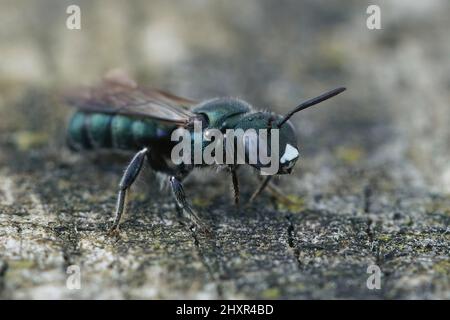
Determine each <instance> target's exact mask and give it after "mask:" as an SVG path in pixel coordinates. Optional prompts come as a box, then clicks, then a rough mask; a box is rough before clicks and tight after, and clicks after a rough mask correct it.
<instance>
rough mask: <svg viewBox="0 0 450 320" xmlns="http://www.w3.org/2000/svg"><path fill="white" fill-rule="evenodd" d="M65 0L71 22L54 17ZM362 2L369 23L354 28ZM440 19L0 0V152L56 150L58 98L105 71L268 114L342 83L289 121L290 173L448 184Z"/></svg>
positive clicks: (319, 8)
mask: <svg viewBox="0 0 450 320" xmlns="http://www.w3.org/2000/svg"><path fill="white" fill-rule="evenodd" d="M72 4H76V5H78V6H80V8H81V30H69V29H67V28H66V19H67V18H68V16H69V15H68V14H67V13H66V9H67V7H68V6H69V5H72ZM370 4H376V5H379V6H380V8H381V27H382V29H381V30H369V29H368V28H367V26H366V20H367V18H368V14H367V13H366V9H367V7H368V5H370ZM449 17H450V2H449V1H447V0H429V1H420V0H390V1H387V0H386V1H376V0H374V1H370V2H369V1H359V0H358V1H356V0H349V1H333V2H330V1H325V0H320V1H318V0H305V1H286V0H282V1H273V0H272V1H271V0H246V1H238V0H226V1H225V0H222V1H221V0H217V1H207V0H189V1H188V0H183V1H166V0H152V1H138V0H133V1H102V0H96V1H88V0H86V1H81V0H70V1H66V0H58V1H57V0H40V1H32V0H26V1H13V0H0V133H1V138H0V143H1V146H2V147H1V152H2V153H5V152H8V150H11V149H10V148H14V149H19V150H22V151H28V150H30V149H31V150H42V149H49V148H50V149H54V150H59V149H60V148H62V145H63V143H64V139H63V136H64V134H63V132H64V126H65V121H66V119H67V116H68V114H69V113H70V111H71V110H69V109H68V108H65V107H64V106H62V105H61V103H60V102H59V100H58V95H59V94H60V93H61V92H62V91H64V90H66V89H67V88H71V87H74V86H79V85H91V84H95V83H96V82H98V81H99V80H100V78H101V77H102V75H104V74H105V73H106V72H107V71H108V70H110V69H114V68H122V69H125V70H128V71H129V72H130V73H131V74H132V75H133V76H135V77H136V78H137V79H138V81H139V82H140V83H142V84H145V85H150V86H154V87H160V88H163V89H165V90H168V91H171V92H173V93H175V94H178V95H181V96H186V97H190V98H195V99H199V100H202V99H207V98H211V97H215V96H227V95H230V96H237V97H240V98H242V99H244V100H247V101H248V102H250V103H251V104H253V105H254V106H255V107H256V108H261V109H270V110H274V111H277V112H279V113H285V112H287V111H288V110H290V109H291V108H292V107H293V106H295V105H296V104H298V103H299V102H300V101H302V100H303V99H306V98H309V97H312V96H315V95H317V94H319V93H321V92H323V91H325V90H328V89H331V88H334V87H337V86H346V87H347V88H348V91H347V92H346V93H345V94H343V95H341V96H339V97H338V98H335V99H333V100H332V101H330V102H327V103H325V104H323V105H321V106H320V107H317V108H313V109H310V110H308V111H305V112H303V113H301V114H298V115H297V116H296V117H294V118H293V121H294V122H295V124H296V126H297V128H298V134H299V140H300V147H301V153H302V155H303V164H300V166H299V168H297V172H296V175H297V176H298V177H299V178H301V179H300V180H298V181H297V182H295V180H290V181H293V182H292V183H294V184H295V183H297V187H298V188H299V189H301V188H304V187H305V185H306V186H308V185H309V187H310V188H313V187H322V188H324V187H326V185H327V184H330V183H332V180H333V177H334V176H335V175H336V173H335V172H339V170H340V169H342V168H346V170H347V171H348V169H351V170H353V171H351V172H352V173H353V174H354V173H355V172H357V171H355V170H357V169H358V168H364V170H370V168H383V172H384V174H386V175H391V176H395V181H397V182H398V181H400V184H404V186H408V187H414V186H417V187H425V188H427V189H428V190H430V191H433V192H439V193H448V192H450V161H448V160H449V155H450V144H449V138H450V126H449V123H450V112H449V101H450V90H449V89H450V59H449V57H450V41H448V30H450V19H449ZM368 168H369V169H368ZM320 184H322V185H320ZM399 187H402V185H399Z"/></svg>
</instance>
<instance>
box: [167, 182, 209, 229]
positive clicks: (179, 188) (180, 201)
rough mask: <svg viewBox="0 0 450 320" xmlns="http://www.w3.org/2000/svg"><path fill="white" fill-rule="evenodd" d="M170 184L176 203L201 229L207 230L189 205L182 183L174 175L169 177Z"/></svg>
mask: <svg viewBox="0 0 450 320" xmlns="http://www.w3.org/2000/svg"><path fill="white" fill-rule="evenodd" d="M169 180H170V186H171V187H172V193H173V196H174V197H175V201H176V202H177V205H178V206H179V207H180V208H181V209H182V210H184V211H186V212H187V214H188V216H189V219H190V220H191V221H192V222H193V223H194V224H195V225H196V226H197V227H199V228H200V229H201V230H203V231H206V232H209V228H208V227H207V225H206V224H205V223H204V222H203V221H202V220H201V219H200V218H199V216H198V215H197V214H196V213H195V211H194V210H193V209H192V208H191V206H190V205H189V203H188V201H187V199H186V194H185V193H184V189H183V185H182V184H181V181H180V180H178V179H177V178H175V177H174V176H171V177H170V179H169Z"/></svg>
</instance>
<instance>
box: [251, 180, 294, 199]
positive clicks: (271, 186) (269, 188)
mask: <svg viewBox="0 0 450 320" xmlns="http://www.w3.org/2000/svg"><path fill="white" fill-rule="evenodd" d="M271 177H272V176H267V177H266V178H265V179H264V180H263V182H262V183H261V185H260V186H259V188H258V189H257V190H256V191H255V192H254V193H253V194H252V196H251V197H250V200H249V203H251V202H252V201H253V200H255V198H256V197H257V196H258V195H260V194H261V192H263V191H264V189H266V188H267V191H269V192H270V194H271V196H272V197H273V198H275V199H276V200H277V201H279V202H281V203H283V204H285V205H293V204H295V203H294V202H293V201H292V200H291V199H289V198H288V197H286V196H285V195H284V194H283V193H282V192H281V191H280V190H278V188H277V187H276V186H275V185H274V184H272V183H271V181H270V180H271Z"/></svg>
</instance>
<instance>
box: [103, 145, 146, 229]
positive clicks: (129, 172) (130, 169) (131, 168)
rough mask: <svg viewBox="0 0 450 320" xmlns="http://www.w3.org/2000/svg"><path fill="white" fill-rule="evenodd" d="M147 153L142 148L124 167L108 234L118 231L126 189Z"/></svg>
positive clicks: (123, 208) (123, 210)
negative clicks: (113, 216) (113, 217)
mask: <svg viewBox="0 0 450 320" xmlns="http://www.w3.org/2000/svg"><path fill="white" fill-rule="evenodd" d="M147 154H148V149H147V148H144V149H142V150H141V151H139V152H138V153H136V155H135V156H134V157H133V159H132V160H131V161H130V164H129V165H128V166H127V168H126V169H125V172H124V174H123V176H122V179H121V180H120V183H119V195H118V198H117V205H116V217H115V219H114V223H113V225H112V227H111V229H110V230H109V233H110V234H113V233H117V232H118V231H119V225H120V220H121V218H122V215H123V213H124V212H125V211H126V206H127V198H128V191H129V189H130V187H131V185H132V184H133V182H134V181H135V180H136V178H137V176H138V175H139V172H141V169H142V166H143V164H144V159H145V156H146V155H147Z"/></svg>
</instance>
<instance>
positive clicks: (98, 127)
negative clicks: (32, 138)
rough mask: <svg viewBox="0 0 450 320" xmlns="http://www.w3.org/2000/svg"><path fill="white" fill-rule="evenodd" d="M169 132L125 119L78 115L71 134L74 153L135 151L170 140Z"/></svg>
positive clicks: (70, 129) (74, 117)
mask: <svg viewBox="0 0 450 320" xmlns="http://www.w3.org/2000/svg"><path fill="white" fill-rule="evenodd" d="M168 133H169V130H168V128H164V127H162V126H160V125H159V124H158V123H157V122H155V121H151V120H147V119H142V120H141V119H136V118H132V117H128V116H124V115H111V114H104V113H85V112H82V111H79V112H76V113H75V114H74V115H73V116H72V119H71V121H70V124H69V130H68V142H69V146H70V147H72V148H73V149H76V150H79V149H105V148H106V149H124V150H135V149H139V148H142V147H144V146H148V145H150V144H151V143H152V142H154V141H157V140H159V139H162V138H166V137H167V136H168Z"/></svg>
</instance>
